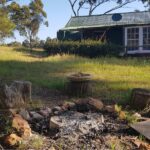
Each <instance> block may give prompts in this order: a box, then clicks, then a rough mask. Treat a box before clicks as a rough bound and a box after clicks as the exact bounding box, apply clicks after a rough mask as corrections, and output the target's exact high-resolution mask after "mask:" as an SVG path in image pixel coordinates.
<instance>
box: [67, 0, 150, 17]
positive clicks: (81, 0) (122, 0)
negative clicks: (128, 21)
mask: <svg viewBox="0 0 150 150" xmlns="http://www.w3.org/2000/svg"><path fill="white" fill-rule="evenodd" d="M135 1H137V0H68V2H69V4H70V6H71V9H72V12H73V14H74V16H79V15H80V10H81V9H86V10H88V15H89V16H90V15H92V14H93V13H94V11H95V10H96V9H97V8H100V7H103V4H108V3H110V2H115V3H116V5H115V6H113V7H109V8H108V10H106V12H104V14H107V13H110V12H111V11H114V10H117V9H119V8H122V7H124V6H125V5H128V4H130V3H132V2H135ZM144 1H145V2H149V4H150V0H142V2H144Z"/></svg>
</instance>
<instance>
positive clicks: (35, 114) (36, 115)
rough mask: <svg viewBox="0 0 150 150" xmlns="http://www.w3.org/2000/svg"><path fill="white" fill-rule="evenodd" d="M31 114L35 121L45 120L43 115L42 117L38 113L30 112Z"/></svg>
mask: <svg viewBox="0 0 150 150" xmlns="http://www.w3.org/2000/svg"><path fill="white" fill-rule="evenodd" d="M29 114H30V115H31V117H32V119H33V120H42V119H44V117H43V116H42V115H40V114H39V113H37V112H35V111H30V112H29Z"/></svg>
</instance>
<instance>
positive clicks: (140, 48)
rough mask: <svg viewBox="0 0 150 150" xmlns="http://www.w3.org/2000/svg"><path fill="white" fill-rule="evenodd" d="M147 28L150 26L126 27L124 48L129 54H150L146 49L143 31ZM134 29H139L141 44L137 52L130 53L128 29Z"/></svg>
mask: <svg viewBox="0 0 150 150" xmlns="http://www.w3.org/2000/svg"><path fill="white" fill-rule="evenodd" d="M145 27H150V25H146V26H131V27H124V33H125V35H124V37H125V41H124V46H125V51H126V52H127V53H150V49H144V48H143V47H144V42H143V40H144V38H143V29H144V28H145ZM133 28H138V29H139V44H138V47H139V48H138V49H137V50H131V51H128V50H127V46H128V45H127V44H128V34H127V32H128V29H133Z"/></svg>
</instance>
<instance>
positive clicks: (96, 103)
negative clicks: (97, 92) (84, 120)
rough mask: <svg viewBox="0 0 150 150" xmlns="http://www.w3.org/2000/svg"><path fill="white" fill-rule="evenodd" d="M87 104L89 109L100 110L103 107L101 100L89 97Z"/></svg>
mask: <svg viewBox="0 0 150 150" xmlns="http://www.w3.org/2000/svg"><path fill="white" fill-rule="evenodd" d="M88 105H89V106H90V109H91V110H94V111H100V110H102V109H103V108H104V104H103V102H102V101H101V100H98V99H94V98H89V101H88Z"/></svg>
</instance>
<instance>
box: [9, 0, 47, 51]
mask: <svg viewBox="0 0 150 150" xmlns="http://www.w3.org/2000/svg"><path fill="white" fill-rule="evenodd" d="M8 8H9V12H10V18H11V20H12V21H13V22H14V23H15V24H16V29H17V30H18V31H19V33H20V35H21V36H24V37H26V39H27V40H28V41H29V43H30V48H31V50H32V41H33V40H34V39H35V38H36V36H37V33H38V31H39V28H40V26H41V24H44V25H46V26H48V22H47V21H46V18H47V15H46V12H45V11H44V9H43V8H44V5H43V3H42V1H41V0H33V1H31V2H30V3H29V5H23V6H20V5H19V4H18V3H16V2H12V3H11V5H9V7H8Z"/></svg>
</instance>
